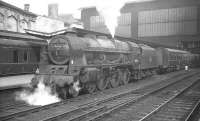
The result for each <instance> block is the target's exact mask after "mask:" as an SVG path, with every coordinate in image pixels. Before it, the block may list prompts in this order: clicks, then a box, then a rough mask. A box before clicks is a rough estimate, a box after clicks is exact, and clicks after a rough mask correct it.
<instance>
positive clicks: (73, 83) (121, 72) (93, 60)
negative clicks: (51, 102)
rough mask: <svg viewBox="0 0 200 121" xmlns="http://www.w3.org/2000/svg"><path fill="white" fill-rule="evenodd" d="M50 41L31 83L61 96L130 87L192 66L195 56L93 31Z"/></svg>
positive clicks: (67, 32) (64, 35) (71, 31)
mask: <svg viewBox="0 0 200 121" xmlns="http://www.w3.org/2000/svg"><path fill="white" fill-rule="evenodd" d="M61 33H62V34H59V35H55V36H53V37H52V38H51V39H50V40H48V46H47V47H46V48H43V50H42V52H41V58H40V60H41V62H40V66H39V70H38V71H37V73H36V75H35V77H34V78H33V79H32V81H31V85H32V87H33V88H35V87H37V84H38V83H39V82H40V81H41V80H42V82H43V83H44V84H45V85H46V86H49V87H51V89H52V93H57V94H59V96H60V97H62V98H66V97H67V96H72V97H75V96H77V95H78V94H79V92H80V90H79V89H78V87H80V88H81V91H87V92H89V93H93V92H94V91H96V90H105V89H106V88H115V87H118V86H119V85H126V84H128V83H129V82H130V81H131V80H138V79H142V78H145V77H147V76H150V75H153V74H155V73H156V72H159V73H163V72H167V71H173V70H179V69H181V68H183V67H184V66H186V65H187V66H190V65H191V64H192V62H193V61H194V56H195V55H194V54H191V53H190V52H187V51H182V50H176V49H169V48H163V47H159V48H152V47H150V46H148V45H145V44H136V43H135V42H131V41H124V40H117V39H113V38H108V37H106V36H102V35H98V34H95V33H93V32H85V33H84V34H80V33H79V32H77V31H74V30H64V32H61Z"/></svg>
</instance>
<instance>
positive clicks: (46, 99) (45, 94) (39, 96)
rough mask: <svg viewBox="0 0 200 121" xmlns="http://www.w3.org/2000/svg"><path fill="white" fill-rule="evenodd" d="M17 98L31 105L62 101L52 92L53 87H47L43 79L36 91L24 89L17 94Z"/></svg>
mask: <svg viewBox="0 0 200 121" xmlns="http://www.w3.org/2000/svg"><path fill="white" fill-rule="evenodd" d="M17 99H18V100H22V101H25V102H26V103H28V104H30V105H40V106H43V105H48V104H51V103H55V102H58V101H60V99H59V98H58V97H57V95H52V94H51V89H50V88H49V87H46V86H45V85H44V84H43V83H42V82H41V81H40V82H39V84H38V87H37V88H36V89H35V91H34V92H29V91H22V92H20V93H18V94H17Z"/></svg>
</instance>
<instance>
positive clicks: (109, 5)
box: [96, 0, 128, 37]
mask: <svg viewBox="0 0 200 121" xmlns="http://www.w3.org/2000/svg"><path fill="white" fill-rule="evenodd" d="M126 1H128V0H107V1H102V0H100V1H98V4H97V5H96V8H97V10H98V12H99V14H100V15H101V16H103V18H104V21H105V25H106V26H107V28H108V29H109V31H110V34H111V35H112V37H114V35H115V29H116V27H117V25H118V17H119V16H120V9H121V8H122V7H123V6H124V4H125V2H126Z"/></svg>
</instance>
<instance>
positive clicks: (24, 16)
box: [0, 0, 37, 32]
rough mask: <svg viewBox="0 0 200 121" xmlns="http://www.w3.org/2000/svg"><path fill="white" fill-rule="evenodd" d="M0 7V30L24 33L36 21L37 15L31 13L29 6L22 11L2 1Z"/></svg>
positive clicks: (26, 5) (25, 6)
mask: <svg viewBox="0 0 200 121" xmlns="http://www.w3.org/2000/svg"><path fill="white" fill-rule="evenodd" d="M0 6H1V7H0V30H8V31H13V32H24V29H30V28H31V26H32V24H33V23H34V22H35V20H36V17H37V15H36V14H34V13H32V12H30V11H29V7H30V6H29V4H25V5H24V9H21V8H18V7H16V6H13V5H11V4H8V3H6V2H3V1H1V0H0Z"/></svg>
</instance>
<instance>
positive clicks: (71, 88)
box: [69, 86, 79, 97]
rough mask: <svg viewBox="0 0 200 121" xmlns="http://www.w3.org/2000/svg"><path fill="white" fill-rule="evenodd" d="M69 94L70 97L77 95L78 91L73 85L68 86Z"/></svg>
mask: <svg viewBox="0 0 200 121" xmlns="http://www.w3.org/2000/svg"><path fill="white" fill-rule="evenodd" d="M69 94H70V96H72V97H77V96H78V95H79V91H77V90H75V89H74V88H73V86H70V87H69Z"/></svg>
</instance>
